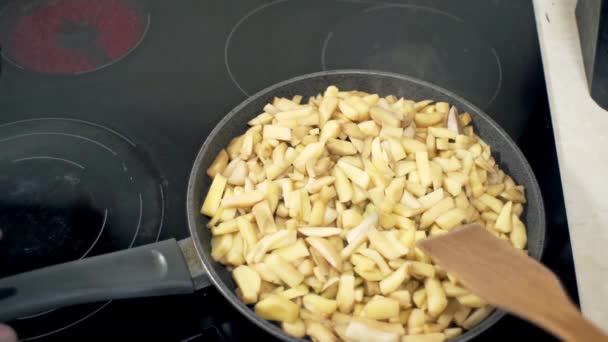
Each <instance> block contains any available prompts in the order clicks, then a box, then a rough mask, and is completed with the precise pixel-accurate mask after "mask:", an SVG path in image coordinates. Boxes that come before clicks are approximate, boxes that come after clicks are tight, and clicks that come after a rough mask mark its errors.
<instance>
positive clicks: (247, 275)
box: [232, 265, 262, 304]
mask: <svg viewBox="0 0 608 342" xmlns="http://www.w3.org/2000/svg"><path fill="white" fill-rule="evenodd" d="M232 277H233V278H234V281H235V282H236V284H237V286H238V287H239V289H241V294H242V296H243V301H244V302H245V303H246V304H251V303H255V302H257V300H258V293H259V292H260V285H261V283H262V280H261V279H260V276H259V275H258V273H257V272H256V271H255V270H254V269H253V268H251V267H249V266H245V265H241V266H239V267H237V268H235V269H234V270H232Z"/></svg>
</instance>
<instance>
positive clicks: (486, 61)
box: [321, 5, 502, 108]
mask: <svg viewBox="0 0 608 342" xmlns="http://www.w3.org/2000/svg"><path fill="white" fill-rule="evenodd" d="M436 23H442V24H441V25H437V24H436ZM321 62H322V66H323V69H346V68H354V69H372V70H383V71H392V72H397V73H400V74H403V75H409V76H413V77H417V78H420V79H423V80H426V81H429V82H432V83H434V84H437V85H439V86H441V87H444V88H446V89H450V90H452V91H454V92H455V93H458V94H467V99H468V100H470V101H473V102H474V103H477V104H479V105H480V106H481V107H484V108H485V107H487V106H488V105H489V104H490V103H491V102H492V101H493V100H494V99H495V98H496V96H497V95H498V92H499V91H500V87H501V81H502V74H501V73H502V71H501V66H500V60H499V57H498V53H497V52H496V50H495V49H494V48H493V47H491V46H490V45H489V43H488V42H487V41H486V40H484V38H483V37H482V36H481V35H480V34H479V33H478V32H476V31H475V30H474V29H473V28H471V27H470V26H469V25H467V23H466V22H465V21H464V20H463V19H461V18H459V17H457V16H455V15H453V14H451V13H449V12H445V11H441V10H437V9H434V8H429V7H423V6H415V5H380V6H376V7H370V8H368V9H365V10H363V11H362V12H361V13H359V14H357V15H354V16H351V17H349V18H346V19H345V20H342V21H340V22H339V23H337V25H335V26H334V27H332V28H331V31H330V32H329V33H328V34H327V36H326V38H325V41H324V44H323V50H322V52H321Z"/></svg>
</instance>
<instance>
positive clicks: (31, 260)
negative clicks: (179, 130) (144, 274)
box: [0, 119, 165, 338]
mask: <svg viewBox="0 0 608 342" xmlns="http://www.w3.org/2000/svg"><path fill="white" fill-rule="evenodd" d="M0 143H1V144H2V146H3V149H2V151H1V152H0V168H1V169H2V170H3V172H2V174H0V231H2V239H0V277H3V276H8V275H11V274H15V273H20V272H25V271H29V270H32V269H36V268H39V267H43V266H48V265H52V264H56V263H61V262H66V261H71V260H76V259H82V258H84V257H87V256H90V255H96V254H102V253H109V252H112V251H117V250H120V249H125V248H130V247H132V246H134V245H139V244H142V243H147V242H152V241H156V240H158V236H159V234H160V231H161V229H162V225H163V219H164V208H165V203H164V195H163V188H162V185H161V184H159V181H160V175H158V173H157V171H155V169H154V168H153V166H152V165H150V164H149V163H148V162H147V161H146V158H145V155H143V154H142V153H141V152H139V151H138V149H137V146H136V145H135V144H134V143H133V142H132V141H131V140H129V139H128V138H126V137H124V136H122V135H121V134H119V133H118V132H116V131H113V130H112V129H110V128H107V127H105V126H101V125H98V124H94V123H90V122H85V121H80V120H73V119H33V120H24V121H18V122H13V123H8V124H4V125H0ZM105 305H107V303H105V304H104V303H102V304H96V305H95V304H94V305H86V306H82V307H74V308H69V309H67V312H69V313H70V314H68V315H66V313H65V312H64V311H66V310H59V311H62V312H60V313H58V312H56V311H54V310H51V311H49V312H45V313H40V314H36V315H32V316H29V317H23V318H22V319H20V320H18V321H17V326H16V327H17V328H24V329H26V330H25V331H27V332H28V333H30V334H32V335H31V336H21V337H22V338H28V337H29V338H31V337H35V336H39V335H41V334H46V333H49V331H48V330H57V329H61V328H63V327H65V326H66V325H69V324H72V323H74V322H75V321H77V320H80V319H83V318H84V317H88V316H89V315H91V313H92V312H96V311H97V310H99V309H100V308H101V307H103V306H105ZM58 317H60V318H58ZM43 320H46V322H47V324H48V325H45V324H42V323H41V321H43ZM49 322H52V324H50V323H49ZM22 325H23V326H22ZM26 327H27V328H26ZM42 329H44V330H42Z"/></svg>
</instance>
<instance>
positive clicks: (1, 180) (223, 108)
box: [0, 0, 577, 341]
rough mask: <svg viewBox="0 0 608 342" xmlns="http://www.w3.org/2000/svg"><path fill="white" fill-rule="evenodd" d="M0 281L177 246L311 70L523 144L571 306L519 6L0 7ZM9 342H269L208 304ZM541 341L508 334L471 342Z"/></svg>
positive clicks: (191, 3)
mask: <svg viewBox="0 0 608 342" xmlns="http://www.w3.org/2000/svg"><path fill="white" fill-rule="evenodd" d="M0 4H1V6H0V9H1V12H0V44H1V45H2V61H1V62H2V71H1V73H0V276H7V275H11V274H15V273H18V272H23V271H26V270H31V269H34V268H37V267H41V266H46V265H51V264H54V263H59V262H65V261H69V260H75V259H79V258H85V257H88V256H94V255H97V254H101V253H107V252H111V251H116V250H119V249H124V248H130V247H133V246H138V245H142V244H145V243H149V242H153V241H156V240H159V239H165V238H170V237H175V238H178V239H179V238H184V237H186V236H187V234H188V233H187V227H186V222H185V217H186V215H185V208H184V204H185V195H186V183H187V178H188V175H189V171H190V167H191V163H192V162H193V160H194V157H195V154H196V152H197V151H198V149H199V147H200V145H201V144H202V143H203V141H204V139H205V137H206V136H207V134H208V133H209V132H210V131H211V129H212V128H213V126H214V125H215V124H216V123H217V122H218V121H219V120H220V119H221V118H222V117H223V115H224V114H225V113H227V112H228V111H229V110H230V109H231V108H233V107H234V106H236V105H237V104H238V103H239V102H240V101H242V100H244V99H245V98H246V97H247V96H248V95H251V94H253V93H255V92H256V91H258V90H261V89H262V88H264V87H266V86H269V85H271V84H273V83H275V82H278V81H281V80H284V79H287V78H290V77H292V76H296V75H300V74H305V73H309V72H315V71H320V70H329V69H339V68H363V69H377V70H387V71H392V72H397V73H402V74H406V75H411V76H414V77H418V78H421V79H424V80H426V81H430V82H433V83H436V84H438V85H440V86H443V87H445V88H448V89H450V90H452V91H454V92H456V93H458V94H460V95H462V96H463V97H465V98H467V99H468V100H470V101H471V102H473V103H474V104H476V105H477V106H479V107H481V108H482V109H484V110H485V111H486V112H487V113H489V114H490V116H492V117H493V118H494V119H495V120H496V121H497V122H498V123H499V124H501V125H502V126H503V127H504V128H505V130H506V131H507V132H508V133H509V134H510V135H511V137H513V139H514V140H515V141H516V142H517V143H518V144H519V146H520V147H521V149H522V150H523V151H524V154H525V155H526V157H527V158H528V160H529V161H530V163H531V164H532V168H533V169H534V171H535V173H536V176H537V177H538V180H539V182H540V185H541V188H542V191H543V195H544V199H545V204H546V207H547V216H548V244H547V248H546V251H545V257H544V262H545V263H546V264H548V265H549V266H550V267H551V268H552V269H553V270H554V271H555V272H557V273H558V275H559V276H560V277H561V278H562V279H563V281H564V282H565V284H566V287H567V288H568V291H569V293H570V295H571V296H573V297H574V298H575V299H576V297H577V291H576V285H575V278H574V272H573V264H572V255H571V250H570V242H569V237H568V227H567V223H566V215H565V209H564V204H563V195H562V190H561V185H560V184H561V182H560V178H559V171H558V166H557V159H556V154H555V145H554V140H553V139H554V138H553V133H552V128H551V120H550V116H549V110H548V105H547V96H546V93H545V83H544V79H543V73H542V65H541V57H540V51H539V47H538V41H537V36H536V27H535V23H534V15H533V8H532V5H531V3H530V2H529V1H513V0H503V1H499V0H494V1H484V0H478V1H458V2H446V1H439V0H437V1H419V0H412V1H397V0H390V1H378V2H376V1H368V0H342V1H338V0H331V1H297V0H278V1H273V2H269V1H236V0H233V1H221V0H220V1H217V0H215V1H213V0H206V1H202V0H180V1H177V0H175V1H162V0H150V1H144V0H142V1H136V0H104V1H97V0H54V1H48V0H47V1H42V0H37V1H31V0H21V1H0ZM11 325H12V326H13V327H15V328H16V329H17V331H18V333H19V335H20V337H21V338H22V339H23V340H39V341H67V340H81V341H82V340H97V339H103V340H110V339H127V338H128V339H135V340H145V339H150V340H155V341H157V340H162V341H186V340H190V341H198V340H200V341H203V340H204V341H213V340H228V341H231V340H234V341H244V340H249V339H251V338H262V339H264V340H268V341H270V340H273V339H272V338H271V337H270V336H268V335H266V334H265V333H264V332H263V331H261V330H260V329H258V328H256V327H255V326H253V325H252V324H251V323H249V322H248V321H246V320H245V319H244V318H243V317H241V316H240V315H239V314H238V313H237V312H236V311H235V310H234V309H232V307H231V306H230V304H229V303H228V302H227V301H225V300H224V299H223V298H222V297H221V296H220V295H219V294H218V293H217V291H216V290H214V289H208V290H206V291H202V292H199V293H196V294H194V295H189V296H175V297H165V298H153V299H137V300H122V301H113V302H102V303H94V304H88V305H81V306H76V307H69V308H63V309H57V310H52V311H49V312H43V313H39V314H36V315H33V316H30V317H22V318H20V319H18V320H15V321H13V322H11ZM510 336H512V338H515V337H520V338H525V339H529V340H535V341H546V340H553V339H552V338H550V337H549V336H548V335H546V334H545V333H543V332H541V331H539V330H538V329H536V328H533V327H531V326H530V325H528V324H526V323H524V322H522V321H520V320H518V319H515V318H512V317H508V318H505V319H503V320H502V321H501V322H500V323H499V324H497V325H496V326H495V327H494V328H492V329H491V330H490V331H489V332H488V333H486V334H484V335H482V336H481V338H480V339H481V340H496V339H500V338H505V337H510Z"/></svg>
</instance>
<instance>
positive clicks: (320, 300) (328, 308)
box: [302, 294, 338, 315]
mask: <svg viewBox="0 0 608 342" xmlns="http://www.w3.org/2000/svg"><path fill="white" fill-rule="evenodd" d="M302 303H303V304H304V307H305V308H306V309H308V310H310V311H312V312H320V313H323V314H326V315H331V314H332V313H334V312H335V311H336V309H337V308H338V303H337V302H336V301H335V300H331V299H327V298H324V297H321V296H319V295H316V294H307V295H305V296H304V297H302Z"/></svg>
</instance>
